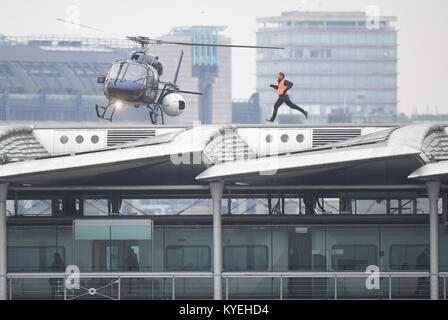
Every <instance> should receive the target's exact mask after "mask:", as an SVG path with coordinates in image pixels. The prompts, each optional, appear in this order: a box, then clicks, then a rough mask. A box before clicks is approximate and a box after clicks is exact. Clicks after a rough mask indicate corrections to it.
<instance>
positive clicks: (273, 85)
mask: <svg viewBox="0 0 448 320" xmlns="http://www.w3.org/2000/svg"><path fill="white" fill-rule="evenodd" d="M270 87H271V88H274V89H275V90H277V89H278V86H276V85H275V84H271V85H270Z"/></svg>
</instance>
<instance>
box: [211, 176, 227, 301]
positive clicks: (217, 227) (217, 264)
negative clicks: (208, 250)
mask: <svg viewBox="0 0 448 320" xmlns="http://www.w3.org/2000/svg"><path fill="white" fill-rule="evenodd" d="M223 191H224V182H223V181H213V182H210V193H211V195H212V199H213V298H214V299H215V300H222V219H221V218H222V217H221V210H222V208H221V200H222V194H223Z"/></svg>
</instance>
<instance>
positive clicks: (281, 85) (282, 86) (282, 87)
mask: <svg viewBox="0 0 448 320" xmlns="http://www.w3.org/2000/svg"><path fill="white" fill-rule="evenodd" d="M285 80H286V79H283V80H282V81H280V82H279V83H278V89H277V93H278V95H279V96H281V95H282V94H283V92H284V91H285V90H286V86H285ZM286 95H289V93H288V91H286Z"/></svg>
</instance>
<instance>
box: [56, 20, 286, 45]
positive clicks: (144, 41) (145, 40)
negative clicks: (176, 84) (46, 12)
mask: <svg viewBox="0 0 448 320" xmlns="http://www.w3.org/2000/svg"><path fill="white" fill-rule="evenodd" d="M56 20H57V21H59V22H64V23H68V24H72V25H75V26H79V27H83V28H86V29H91V30H94V31H98V32H104V33H108V34H110V35H113V36H118V37H123V38H126V39H128V40H131V41H134V42H137V43H139V44H140V45H142V46H143V45H149V44H159V45H160V44H174V45H181V46H197V47H225V48H246V49H280V50H281V49H285V48H283V47H272V46H246V45H237V44H224V43H199V42H186V41H165V40H159V39H151V38H148V37H143V36H137V37H135V36H132V37H130V36H127V37H124V36H123V35H119V34H116V33H113V32H109V31H105V30H102V29H98V28H95V27H91V26H88V25H85V24H81V23H76V22H72V21H67V20H64V19H59V18H56Z"/></svg>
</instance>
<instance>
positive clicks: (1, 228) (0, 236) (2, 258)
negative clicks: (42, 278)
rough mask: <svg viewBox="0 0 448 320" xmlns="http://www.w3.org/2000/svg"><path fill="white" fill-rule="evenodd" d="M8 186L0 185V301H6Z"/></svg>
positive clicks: (5, 184)
mask: <svg viewBox="0 0 448 320" xmlns="http://www.w3.org/2000/svg"><path fill="white" fill-rule="evenodd" d="M7 196H8V184H7V183H0V300H7V297H8V294H7V292H8V290H7V279H6V275H7V268H8V263H7V257H8V255H7V238H6V198H7Z"/></svg>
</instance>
